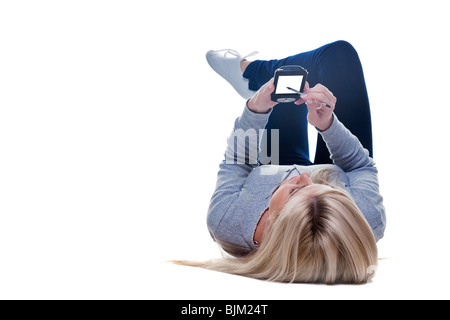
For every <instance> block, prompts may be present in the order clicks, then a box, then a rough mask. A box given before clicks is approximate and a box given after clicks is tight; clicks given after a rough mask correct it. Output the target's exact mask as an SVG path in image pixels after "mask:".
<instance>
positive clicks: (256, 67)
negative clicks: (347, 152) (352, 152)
mask: <svg viewBox="0 0 450 320" xmlns="http://www.w3.org/2000/svg"><path fill="white" fill-rule="evenodd" d="M289 64H297V65H301V66H303V67H305V68H306V69H307V70H308V71H309V76H308V82H309V84H310V86H311V87H312V86H314V85H316V84H317V83H322V84H323V85H324V86H326V87H327V88H328V89H330V90H331V91H332V92H333V94H334V95H335V96H336V97H337V100H338V102H337V104H336V109H335V114H336V116H337V117H338V118H339V120H340V121H341V122H342V123H343V124H344V125H345V126H346V127H347V128H348V129H349V130H350V131H351V132H352V133H353V134H354V135H356V136H357V137H358V138H359V140H360V141H361V143H362V145H363V146H364V147H365V148H366V149H368V150H369V154H370V156H371V157H372V156H373V152H372V129H371V127H372V125H371V117H370V106H369V99H368V96H367V89H366V85H365V81H364V75H363V71H362V67H361V63H360V61H359V57H358V54H357V52H356V51H355V49H354V48H353V47H352V46H351V45H350V44H349V43H347V42H344V41H338V42H334V43H331V44H328V45H325V46H323V47H321V48H319V49H317V50H313V51H309V52H305V53H301V54H298V55H295V56H291V57H288V58H285V59H281V60H270V61H261V60H257V61H254V62H252V63H251V64H249V65H248V67H247V68H246V70H245V72H244V77H245V78H247V79H249V88H250V89H251V90H258V89H259V87H261V86H262V85H263V84H264V83H266V82H267V81H268V80H269V79H270V78H272V77H273V74H274V72H275V70H276V69H277V68H279V67H281V66H283V65H289ZM295 107H297V106H295V105H294V104H292V105H291V104H285V105H283V106H282V107H281V108H280V106H277V108H275V109H274V111H273V112H272V114H271V116H270V118H269V122H268V124H267V128H279V129H280V160H281V161H284V163H281V164H290V163H288V162H289V161H291V160H292V159H294V160H295V159H300V160H301V159H304V157H305V156H307V157H308V158H309V154H308V143H307V123H306V111H307V110H306V108H305V106H298V107H297V108H300V110H302V111H303V112H300V111H299V110H297V109H296V108H295ZM289 120H290V121H289ZM293 120H294V121H293ZM305 140H306V142H305ZM305 147H306V149H305ZM293 163H297V164H303V163H299V162H293ZM315 163H316V164H324V163H331V160H330V155H329V152H328V149H327V148H326V145H325V143H324V142H323V140H322V138H321V136H320V135H319V139H318V141H317V150H316V157H315Z"/></svg>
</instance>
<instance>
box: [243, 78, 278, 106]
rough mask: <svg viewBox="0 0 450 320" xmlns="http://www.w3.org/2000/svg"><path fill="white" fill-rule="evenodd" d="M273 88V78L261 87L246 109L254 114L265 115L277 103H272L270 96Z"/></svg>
mask: <svg viewBox="0 0 450 320" xmlns="http://www.w3.org/2000/svg"><path fill="white" fill-rule="evenodd" d="M273 90H275V86H274V85H273V78H272V79H270V80H269V81H268V82H267V83H266V84H265V85H263V86H262V87H261V88H260V89H259V90H258V92H256V93H255V95H254V96H253V97H252V98H251V99H250V100H249V101H248V103H247V106H248V108H249V109H250V110H251V111H253V112H256V113H267V112H269V110H270V109H272V108H273V107H275V106H276V105H277V104H278V102H273V101H272V99H271V95H272V92H273Z"/></svg>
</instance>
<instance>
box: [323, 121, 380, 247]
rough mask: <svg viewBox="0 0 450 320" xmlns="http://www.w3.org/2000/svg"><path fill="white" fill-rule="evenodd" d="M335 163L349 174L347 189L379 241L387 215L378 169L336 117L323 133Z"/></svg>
mask: <svg viewBox="0 0 450 320" xmlns="http://www.w3.org/2000/svg"><path fill="white" fill-rule="evenodd" d="M320 134H321V135H322V137H323V140H324V141H325V143H326V145H327V147H328V150H329V151H330V154H331V159H332V160H333V163H334V164H335V165H337V166H339V167H340V168H341V169H342V170H343V171H344V172H345V173H346V185H345V189H346V190H347V191H348V192H349V193H350V194H351V195H352V197H353V199H354V200H355V202H356V204H357V206H358V208H359V209H360V210H361V212H362V213H363V215H364V217H365V218H366V220H367V222H368V223H369V225H370V227H371V229H372V231H373V234H374V237H375V240H376V241H378V240H380V239H381V238H382V237H383V235H384V230H385V227H386V213H385V208H384V205H383V197H382V196H381V194H380V190H379V183H378V170H377V168H376V166H375V162H374V161H373V159H372V158H370V157H369V151H368V150H367V149H364V148H363V146H362V145H361V143H360V142H359V140H358V138H357V137H356V136H354V135H353V134H352V133H351V132H350V131H349V130H348V129H347V128H345V126H344V125H343V124H342V123H341V122H340V121H339V119H338V118H337V117H336V115H334V121H333V124H332V125H331V127H330V128H329V129H328V130H326V131H323V132H320Z"/></svg>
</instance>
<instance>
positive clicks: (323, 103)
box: [286, 87, 331, 109]
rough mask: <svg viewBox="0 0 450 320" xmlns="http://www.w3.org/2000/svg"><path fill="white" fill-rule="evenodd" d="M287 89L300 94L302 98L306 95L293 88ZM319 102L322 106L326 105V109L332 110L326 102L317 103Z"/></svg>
mask: <svg viewBox="0 0 450 320" xmlns="http://www.w3.org/2000/svg"><path fill="white" fill-rule="evenodd" d="M286 89H288V90H291V91H293V92H295V93H298V94H299V95H300V96H301V95H302V94H305V93H303V92H300V91H298V90H295V89H293V88H291V87H286ZM317 102H318V103H320V104H321V105H324V106H325V107H328V108H330V109H331V106H330V105H328V104H326V103H325V102H322V101H317Z"/></svg>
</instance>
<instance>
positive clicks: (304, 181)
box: [269, 172, 330, 215]
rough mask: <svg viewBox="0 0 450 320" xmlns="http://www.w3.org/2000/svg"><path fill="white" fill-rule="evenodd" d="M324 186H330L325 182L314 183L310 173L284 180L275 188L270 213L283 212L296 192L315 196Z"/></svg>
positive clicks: (270, 203)
mask: <svg viewBox="0 0 450 320" xmlns="http://www.w3.org/2000/svg"><path fill="white" fill-rule="evenodd" d="M323 188H330V187H328V186H326V185H323V184H317V183H313V182H312V180H311V176H310V175H309V174H308V173H306V172H305V173H303V174H302V175H301V176H297V177H293V178H291V179H288V180H285V181H283V183H281V184H280V186H279V187H278V188H277V189H276V190H275V192H274V193H273V195H272V198H271V199H270V202H269V215H270V214H271V213H274V212H278V213H279V212H281V210H282V209H283V207H284V206H285V205H286V203H287V202H288V200H289V199H290V198H291V197H292V196H293V195H295V194H297V193H299V192H300V193H301V194H302V195H304V196H306V197H308V196H314V195H315V194H317V192H319V191H320V190H323Z"/></svg>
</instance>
